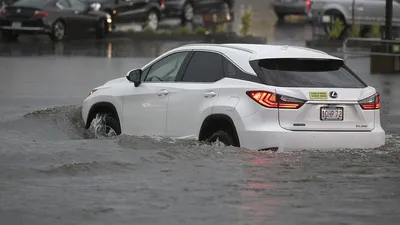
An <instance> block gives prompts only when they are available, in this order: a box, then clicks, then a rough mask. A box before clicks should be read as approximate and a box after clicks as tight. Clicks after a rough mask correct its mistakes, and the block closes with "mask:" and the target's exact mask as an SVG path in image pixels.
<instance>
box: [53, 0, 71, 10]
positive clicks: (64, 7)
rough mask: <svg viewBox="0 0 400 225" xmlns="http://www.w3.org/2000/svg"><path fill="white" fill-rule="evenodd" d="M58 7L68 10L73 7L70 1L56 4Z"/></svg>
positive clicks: (63, 0)
mask: <svg viewBox="0 0 400 225" xmlns="http://www.w3.org/2000/svg"><path fill="white" fill-rule="evenodd" d="M56 6H57V7H58V8H60V9H67V8H71V5H70V4H69V2H68V0H60V1H58V2H57V3H56Z"/></svg>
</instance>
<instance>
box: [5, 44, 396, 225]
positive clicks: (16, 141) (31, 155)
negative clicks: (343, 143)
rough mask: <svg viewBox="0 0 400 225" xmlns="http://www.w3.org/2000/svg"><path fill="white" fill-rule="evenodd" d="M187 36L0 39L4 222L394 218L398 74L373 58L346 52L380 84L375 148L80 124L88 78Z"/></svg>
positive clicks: (95, 79) (105, 75)
mask: <svg viewBox="0 0 400 225" xmlns="http://www.w3.org/2000/svg"><path fill="white" fill-rule="evenodd" d="M180 44H182V43H148V42H143V43H129V42H127V41H124V40H114V41H110V42H101V43H99V44H98V45H95V44H93V45H89V44H88V43H86V44H85V42H82V43H80V45H79V44H78V43H76V42H75V44H71V43H64V44H59V46H58V47H60V46H61V50H60V49H58V50H57V51H55V50H54V48H53V47H54V46H52V45H43V46H44V47H42V49H44V50H43V51H41V52H40V51H39V50H38V46H39V45H40V44H36V45H31V47H30V48H28V47H18V46H22V45H23V44H21V45H18V44H14V45H8V46H4V45H3V46H0V54H1V55H2V57H0V224H5V225H9V224H10V225H14V224H15V225H25V224H27V225H47V224H49V225H54V224H57V225H61V224H63V225H64V224H65V225H67V224H68V225H69V224H71V225H76V224H85V225H92V224H93V225H94V224H96V225H103V224H104V225H106V224H152V225H154V224H163V225H176V224H192V225H196V224H207V225H208V224H213V225H214V224H218V225H223V224H229V225H232V224H238V225H242V224H243V225H244V224H277V225H283V224H284V225H291V224H293V225H298V224H318V225H322V224H332V225H333V224H335V225H336V224H351V225H357V224H360V225H361V224H362V225H369V224H371V225H372V224H374V225H375V224H385V225H392V224H393V225H395V224H396V225H397V224H399V221H400V214H399V211H400V147H399V146H400V145H399V143H400V137H399V135H400V134H399V133H400V132H399V131H400V130H399V128H400V114H399V111H400V100H399V98H398V96H400V95H399V94H400V89H398V88H397V87H398V86H399V85H400V77H398V76H389V75H370V74H369V73H368V70H369V68H368V67H369V61H368V60H367V59H351V60H349V61H348V64H349V66H350V67H351V68H352V69H354V70H355V71H356V72H357V73H358V74H359V75H360V76H361V77H362V78H363V79H364V80H365V81H366V82H367V83H369V84H370V85H373V86H375V87H377V89H378V91H379V92H381V95H382V110H381V112H382V124H383V127H384V129H385V130H386V131H387V145H386V146H384V147H382V148H380V149H375V150H357V151H348V150H340V151H339V150H338V151H329V152H327V151H302V152H275V153H274V152H256V151H250V150H247V149H243V148H233V147H219V146H208V145H204V144H202V143H198V142H195V141H173V140H169V139H163V138H150V137H134V136H125V135H123V136H120V137H117V138H113V139H102V138H96V137H95V136H94V135H93V134H92V133H91V131H90V130H89V131H86V130H85V129H84V128H83V123H82V119H81V116H80V104H81V102H82V101H83V99H84V98H85V97H86V96H87V93H88V91H89V90H90V89H91V88H94V87H96V86H99V85H101V84H103V83H104V82H106V81H107V80H110V79H113V78H117V77H121V76H124V75H125V73H126V72H127V71H128V70H130V69H134V68H137V67H140V66H142V65H144V64H145V63H147V62H148V61H150V60H151V59H152V57H154V56H156V55H158V54H160V53H162V52H163V51H166V50H168V49H170V48H173V47H176V46H178V45H180ZM110 45H111V47H109V46H110ZM74 46H75V48H74ZM116 46H117V47H116ZM110 52H111V53H110ZM32 55H35V57H31V56H32ZM38 55H40V56H38ZM117 56H118V57H117ZM125 56H129V57H125Z"/></svg>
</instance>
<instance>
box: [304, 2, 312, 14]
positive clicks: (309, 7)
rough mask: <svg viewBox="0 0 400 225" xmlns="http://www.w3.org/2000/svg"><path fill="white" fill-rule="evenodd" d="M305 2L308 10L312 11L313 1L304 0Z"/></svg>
mask: <svg viewBox="0 0 400 225" xmlns="http://www.w3.org/2000/svg"><path fill="white" fill-rule="evenodd" d="M302 1H303V2H305V3H306V9H305V10H306V11H310V10H311V5H312V1H311V0H302Z"/></svg>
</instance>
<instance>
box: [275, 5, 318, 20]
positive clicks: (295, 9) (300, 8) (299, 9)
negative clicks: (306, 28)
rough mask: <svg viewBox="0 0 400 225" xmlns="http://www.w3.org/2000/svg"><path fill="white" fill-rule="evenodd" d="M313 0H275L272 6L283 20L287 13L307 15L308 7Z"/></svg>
mask: <svg viewBox="0 0 400 225" xmlns="http://www.w3.org/2000/svg"><path fill="white" fill-rule="evenodd" d="M310 5H311V0H273V1H272V2H271V6H272V8H273V9H274V12H275V14H276V16H277V17H278V19H279V21H283V20H284V18H285V16H286V15H306V10H307V7H310Z"/></svg>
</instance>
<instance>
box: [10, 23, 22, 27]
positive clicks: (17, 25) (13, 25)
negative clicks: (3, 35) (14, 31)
mask: <svg viewBox="0 0 400 225" xmlns="http://www.w3.org/2000/svg"><path fill="white" fill-rule="evenodd" d="M11 26H12V27H13V28H20V27H21V22H12V24H11Z"/></svg>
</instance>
